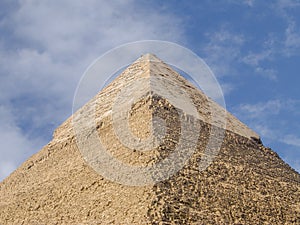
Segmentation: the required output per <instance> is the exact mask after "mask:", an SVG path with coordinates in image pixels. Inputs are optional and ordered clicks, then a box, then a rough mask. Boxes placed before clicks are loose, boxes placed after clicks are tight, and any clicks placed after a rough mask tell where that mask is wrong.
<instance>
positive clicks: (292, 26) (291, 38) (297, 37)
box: [285, 19, 300, 55]
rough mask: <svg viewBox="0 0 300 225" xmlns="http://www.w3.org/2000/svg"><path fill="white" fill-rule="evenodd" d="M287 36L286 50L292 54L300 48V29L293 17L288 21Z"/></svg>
mask: <svg viewBox="0 0 300 225" xmlns="http://www.w3.org/2000/svg"><path fill="white" fill-rule="evenodd" d="M285 36H286V37H285V47H286V49H285V52H286V53H287V54H288V55H291V54H293V53H294V52H295V50H296V49H299V48H300V30H299V31H298V30H297V27H296V22H295V21H293V20H291V19H290V20H289V21H288V26H287V28H286V30H285Z"/></svg>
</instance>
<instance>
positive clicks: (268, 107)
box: [237, 100, 282, 118]
mask: <svg viewBox="0 0 300 225" xmlns="http://www.w3.org/2000/svg"><path fill="white" fill-rule="evenodd" d="M281 109H282V102H281V101H280V100H270V101H267V102H260V103H257V104H241V105H240V106H238V108H237V111H238V113H239V114H244V115H246V116H247V117H248V118H263V117H266V116H267V115H270V114H273V115H274V114H278V113H279V111H280V110H281Z"/></svg>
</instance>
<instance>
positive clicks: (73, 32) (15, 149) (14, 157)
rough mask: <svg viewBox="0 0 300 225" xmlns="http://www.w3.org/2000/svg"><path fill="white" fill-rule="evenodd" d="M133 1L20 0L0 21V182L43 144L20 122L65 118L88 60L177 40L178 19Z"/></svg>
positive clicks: (38, 124)
mask: <svg viewBox="0 0 300 225" xmlns="http://www.w3.org/2000/svg"><path fill="white" fill-rule="evenodd" d="M140 4H141V3H139V2H138V1H133V0H128V1H122V2H118V3H116V2H115V1H96V0H90V1H68V0H66V1H59V2H57V1H20V2H19V3H18V7H17V8H15V9H14V10H13V11H11V13H10V15H8V16H7V17H4V18H1V19H0V30H1V29H3V32H2V31H1V32H2V37H1V39H0V105H1V107H2V110H4V111H5V112H6V113H5V116H3V117H1V121H0V127H1V130H0V136H1V137H0V138H1V143H5V145H4V144H2V146H1V150H0V152H1V155H2V156H3V157H2V158H1V162H0V167H1V168H0V170H1V171H2V172H1V174H0V179H1V178H3V177H4V176H6V175H7V173H8V172H11V170H12V169H13V168H15V167H16V166H18V165H19V164H20V162H22V161H24V160H25V159H26V158H27V157H28V155H31V154H33V153H34V152H36V151H37V150H38V149H37V147H40V146H41V145H40V142H43V141H44V142H45V140H42V141H41V140H39V138H38V137H30V138H29V137H28V136H26V135H25V133H26V132H25V131H24V129H25V130H26V129H30V128H29V127H28V126H29V125H26V126H25V128H24V127H21V126H20V123H21V124H22V123H25V124H30V126H31V129H37V128H40V127H43V126H45V123H46V125H47V123H54V124H57V123H60V122H62V121H63V120H64V119H66V116H67V115H70V114H71V110H72V109H71V106H72V98H73V94H74V91H75V88H76V84H77V82H78V81H79V78H80V77H81V75H82V74H83V72H84V70H85V69H86V68H87V66H88V65H89V64H90V63H91V62H92V61H93V60H94V59H95V58H96V57H98V56H100V55H102V54H103V53H104V52H105V51H107V50H109V49H111V48H112V47H115V46H117V45H119V44H123V43H126V42H129V41H136V40H143V39H165V40H171V41H180V40H183V39H184V37H183V36H182V32H181V31H182V30H181V29H180V23H181V21H180V19H178V18H177V17H176V16H174V15H172V14H169V13H160V12H159V11H157V10H155V9H154V8H151V7H150V5H148V7H147V9H145V8H143V7H140ZM5 121H10V122H9V126H8V125H7V123H6V122H5ZM7 126H8V128H7V129H4V128H3V127H7ZM26 131H27V130H26ZM4 141H5V142H4ZM37 143H39V144H37ZM44 144H46V143H44ZM20 151H21V153H20Z"/></svg>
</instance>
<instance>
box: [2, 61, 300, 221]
mask: <svg viewBox="0 0 300 225" xmlns="http://www.w3.org/2000/svg"><path fill="white" fill-rule="evenodd" d="M135 84H139V85H142V87H143V88H139V87H140V86H139V87H137V86H135ZM172 86H173V87H175V89H178V90H184V92H185V93H184V94H182V95H181V96H178V93H177V92H176V90H175V91H174V88H172ZM124 87H128V88H127V89H126V90H125V91H128V93H129V94H130V95H129V96H132V98H134V97H139V98H138V99H139V100H138V101H136V102H134V104H133V105H132V107H131V105H130V107H131V108H130V111H129V116H128V115H127V116H128V117H123V116H124V115H123V114H122V113H119V114H116V118H115V122H116V124H115V125H113V124H112V121H113V116H114V115H113V113H112V112H113V109H118V110H121V111H122V110H123V109H125V108H126V107H128V105H126V104H127V103H128V101H123V102H122V99H120V102H119V103H118V105H117V107H119V108H114V107H115V106H114V101H115V99H116V98H117V97H118V96H119V94H120V90H122V89H123V90H124ZM186 96H188V98H189V99H190V101H191V102H192V103H193V105H194V106H195V109H196V110H195V109H194V108H193V107H191V104H188V102H187V101H182V99H185V97H186ZM140 97H141V98H140ZM211 110H213V111H214V112H217V113H216V114H217V115H223V114H222V112H224V109H222V108H221V107H220V106H218V105H217V104H216V103H214V102H213V101H212V100H211V99H209V98H207V97H206V96H205V95H204V93H202V92H201V91H199V90H198V89H196V88H195V87H193V85H192V84H190V83H189V82H188V81H186V80H185V79H184V78H183V77H181V76H180V75H179V74H177V73H176V72H175V71H173V70H172V69H171V68H170V67H169V66H168V65H166V64H165V63H163V62H162V61H160V60H159V59H158V58H156V57H155V56H153V55H145V56H143V57H141V58H140V59H138V60H137V61H136V62H134V63H133V64H132V65H131V66H129V68H127V69H126V70H125V71H124V72H123V73H122V74H121V75H120V76H119V77H118V78H116V79H115V80H114V81H113V82H112V83H111V84H110V85H108V86H107V87H106V88H105V89H104V90H102V91H101V92H100V93H99V94H98V95H96V96H95V97H94V98H93V99H91V101H89V102H88V103H87V104H86V105H85V106H83V108H82V109H81V110H79V111H78V112H77V113H75V115H73V116H72V117H70V118H69V119H67V120H66V121H65V122H64V123H63V124H62V125H61V126H60V127H59V128H58V129H57V130H56V131H55V133H54V138H53V140H52V141H51V142H50V143H49V144H48V145H46V146H45V147H44V148H43V149H42V150H41V151H40V152H38V153H37V154H35V155H34V156H32V157H31V158H30V159H28V160H27V161H26V162H25V163H23V165H22V166H21V167H20V168H18V169H17V170H16V171H15V172H13V173H12V174H11V175H10V176H9V177H8V178H7V179H5V180H4V181H3V182H2V183H0V224H299V221H300V203H299V202H300V201H299V200H300V175H299V174H298V173H297V172H296V171H294V170H293V169H292V168H290V167H289V166H288V165H287V164H286V163H284V162H283V161H282V160H281V159H280V158H279V157H278V155H277V154H276V153H275V152H273V151H272V150H271V149H269V148H266V147H264V146H263V145H262V144H261V142H260V141H259V136H258V135H257V134H256V133H255V132H254V131H252V130H251V129H249V128H248V127H247V126H246V125H244V124H243V123H241V122H240V121H239V120H238V119H236V118H235V117H234V116H233V115H231V114H230V113H228V112H226V115H227V118H226V130H223V128H222V123H219V122H217V121H216V120H212V118H211ZM181 112H185V113H182V115H181V114H180V113H181ZM79 113H83V114H86V115H91V114H95V117H94V118H95V121H96V122H95V128H96V130H93V129H92V127H91V126H86V127H82V130H81V131H80V132H82V134H84V135H83V137H81V138H86V139H89V138H90V137H89V136H86V135H85V134H89V135H91V134H92V133H93V132H94V133H95V132H96V133H97V135H98V136H99V137H100V139H101V141H102V144H103V145H104V146H105V148H106V150H107V151H108V152H109V154H111V155H112V156H113V157H114V158H116V159H118V160H119V161H122V162H123V163H125V164H128V165H133V166H140V167H147V166H151V165H155V164H157V163H159V162H160V161H161V160H163V159H165V158H166V157H168V156H170V154H172V152H174V151H175V149H176V147H177V146H178V144H179V142H180V138H181V136H180V135H181V134H182V123H183V122H182V120H185V121H187V122H189V123H196V122H197V123H198V125H199V126H200V127H201V129H200V131H199V132H198V133H197V134H195V135H197V137H198V139H197V143H196V145H197V147H196V151H195V152H194V153H193V154H192V156H191V157H190V159H189V160H188V162H186V164H185V165H184V167H183V168H182V169H181V170H180V171H178V172H177V173H175V174H174V175H173V176H171V177H170V178H169V179H167V180H164V181H161V182H158V183H155V184H149V185H146V186H127V185H122V184H119V183H115V182H112V181H110V180H108V179H106V178H105V177H103V176H102V175H100V174H99V173H97V172H96V171H95V170H94V169H93V168H92V167H91V166H90V165H89V164H88V163H86V161H85V160H84V156H83V155H82V151H80V150H79V149H78V142H77V141H78V140H77V139H78V138H79V137H78V136H75V134H76V132H78V130H77V131H76V130H74V127H73V123H72V119H73V118H80V117H78V115H79ZM157 118H162V120H159V119H158V120H157ZM124 119H128V121H129V123H128V124H129V128H130V130H131V132H132V133H133V134H134V135H135V136H136V138H137V139H136V140H135V141H132V143H129V144H131V145H134V146H135V147H136V149H132V148H129V147H126V146H124V143H122V142H121V141H120V140H119V138H118V137H117V136H116V133H115V131H114V126H118V124H119V125H120V126H121V123H122V121H123V120H124ZM162 121H164V122H162ZM162 125H166V127H165V128H162V130H159V129H160V128H161V127H162ZM121 131H122V130H121ZM217 131H224V139H222V145H221V148H220V151H219V153H218V155H217V156H216V158H215V160H214V161H213V163H212V164H211V165H210V166H208V168H207V169H205V170H204V171H200V172H199V161H200V160H201V159H203V157H204V154H207V152H206V147H207V143H208V142H209V140H210V136H211V133H212V132H217ZM85 132H86V133H85ZM157 132H158V133H159V132H161V134H164V135H162V137H161V139H156V136H155V135H156V134H157ZM120 135H126V133H125V134H124V133H120ZM149 137H150V139H149V140H151V141H149V143H148V142H147V145H148V146H147V147H149V146H150V147H153V149H150V151H143V150H144V149H143V146H140V145H139V142H138V141H139V140H142V141H145V140H147V138H149ZM157 143H159V144H158V146H157V145H156V144H157ZM152 145H153V146H152ZM139 148H141V149H139ZM90 151H91V154H92V156H93V154H97V149H91V150H90Z"/></svg>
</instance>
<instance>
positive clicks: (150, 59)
mask: <svg viewBox="0 0 300 225" xmlns="http://www.w3.org/2000/svg"><path fill="white" fill-rule="evenodd" d="M138 61H146V62H162V60H161V59H159V58H158V57H157V56H156V55H155V54H153V53H146V54H144V55H141V57H140V58H139V59H138Z"/></svg>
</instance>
